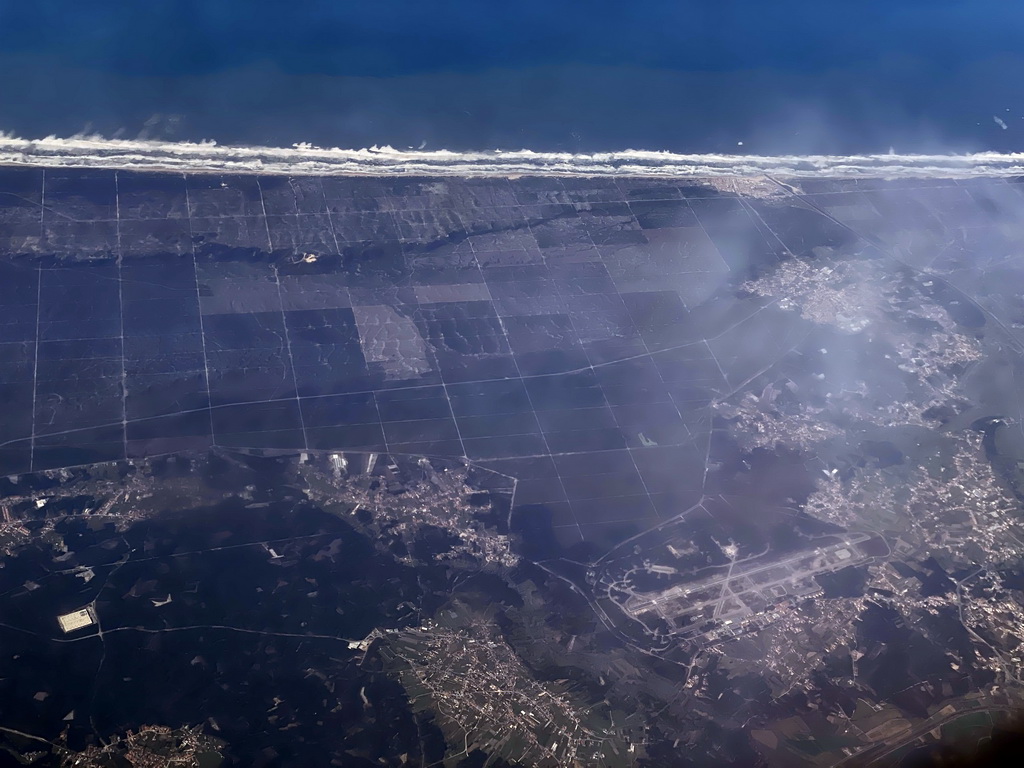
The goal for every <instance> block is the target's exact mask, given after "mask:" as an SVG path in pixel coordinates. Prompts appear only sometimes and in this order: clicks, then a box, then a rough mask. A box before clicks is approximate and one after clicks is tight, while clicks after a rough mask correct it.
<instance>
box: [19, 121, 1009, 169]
mask: <svg viewBox="0 0 1024 768" xmlns="http://www.w3.org/2000/svg"><path fill="white" fill-rule="evenodd" d="M0 166H16V167H17V166H20V167H42V168H97V169H101V168H103V169H115V170H116V169H123V170H133V171H153V172H182V173H216V172H222V173H232V174H262V175H289V176H460V177H516V176H548V177H662V178H692V179H700V178H715V177H733V178H736V177H745V178H756V177H764V176H766V175H771V176H775V177H779V178H791V179H798V178H814V177H819V178H844V179H856V178H862V179H870V178H893V179H896V178H975V177H1002V178H1006V177H1013V176H1024V152H1013V153H1004V152H975V153H967V154H953V153H950V154H897V153H895V152H892V151H890V152H888V153H884V154H882V153H879V154H870V153H865V154H851V155H793V154H790V155H740V154H736V155H730V154H716V153H708V154H682V153H675V152H668V151H658V150H633V149H628V150H618V151H610V152H594V153H572V152H540V151H534V150H530V149H520V150H497V149H495V150H483V151H464V152H459V151H453V150H445V149H440V150H425V149H405V150H400V149H395V148H393V147H389V146H373V147H367V148H364V149H342V148H338V147H318V146H314V145H312V144H294V145H292V146H289V147H264V146H236V145H227V144H225V145H221V144H218V143H216V142H214V141H198V142H192V141H181V142H172V141H156V140H149V139H116V138H105V137H102V136H85V135H80V136H72V137H70V138H66V139H65V138H59V137H56V136H48V137H46V138H42V139H22V138H18V137H14V136H11V135H8V134H4V133H2V132H0Z"/></svg>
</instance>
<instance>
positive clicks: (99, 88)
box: [0, 0, 1024, 152]
mask: <svg viewBox="0 0 1024 768" xmlns="http://www.w3.org/2000/svg"><path fill="white" fill-rule="evenodd" d="M1021 40H1024V7H1022V6H1017V5H1016V4H1013V3H1008V2H1006V1H1005V0H1001V1H999V2H997V1H996V0H973V1H972V2H953V1H952V0H928V1H927V2H926V1H925V0H902V1H900V0H859V1H858V2H853V1H852V0H832V1H831V2H810V1H808V0H775V2H765V1H764V0H717V1H716V2H707V0H701V1H700V2H694V1H693V0H675V1H674V2H663V1H661V0H657V1H655V0H647V1H646V2H645V1H644V0H637V2H633V3H623V2H621V0H619V1H618V2H610V1H609V0H527V1H526V2H517V3H509V4H499V3H493V2H486V1H481V0H437V1H435V2H430V1H428V0H422V1H420V2H412V1H411V0H403V1H401V2H399V1H397V0H374V1H373V2H340V1H339V0H292V1H291V2H266V1H262V2H259V1H254V0H250V1H249V2H237V0H236V1H235V2H224V0H180V1H178V2H171V1H169V0H151V1H150V2H145V3H141V2H137V1H134V0H133V1H132V2H92V3H82V2H70V1H69V0H36V1H35V2H32V3H20V4H15V3H2V4H0V65H4V66H5V70H6V72H7V78H6V79H7V83H6V86H7V87H6V88H5V91H6V93H5V94H4V99H3V103H2V104H0V129H7V130H14V131H16V132H18V133H22V134H26V133H27V134H38V133H41V132H42V133H49V132H57V133H67V132H73V131H76V130H81V129H83V128H85V127H87V126H91V127H92V128H95V129H97V130H101V131H103V132H106V133H109V132H113V131H116V130H118V129H123V130H124V132H125V133H126V134H127V135H135V134H137V133H138V132H139V131H140V130H141V129H142V128H143V126H144V125H145V124H146V123H147V121H148V122H149V124H150V128H149V129H147V130H148V131H149V132H150V133H154V132H155V133H159V134H160V135H166V136H168V137H175V136H177V137H180V138H204V137H205V138H216V139H219V140H221V141H225V142H248V141H256V142H261V143H267V142H269V143H290V142H292V141H301V140H310V141H314V142H317V143H328V144H341V145H348V146H357V145H363V144H366V143H371V144H372V143H394V144H416V145H418V144H419V143H420V142H422V141H427V142H428V144H430V145H431V146H434V147H437V146H450V147H457V148H471V147H472V148H487V147H491V146H496V145H500V146H505V147H506V148H510V147H514V146H531V147H536V148H540V149H550V148H560V149H601V148H607V149H621V148H624V147H626V146H633V147H644V148H670V149H674V150H679V151H685V150H688V149H692V150H693V151H709V150H724V149H726V148H727V147H736V146H739V144H738V142H739V141H743V142H744V144H743V146H744V147H746V148H748V149H749V150H750V151H766V152H771V151H801V150H803V151H837V152H839V151H849V150H851V149H855V148H858V147H860V148H863V149H875V150H878V149H882V150H884V149H885V148H887V145H888V144H897V145H901V146H900V149H906V150H910V149H915V148H917V149H934V148H943V147H948V148H952V149H982V148H997V149H1007V148H1015V147H1016V144H1015V143H1014V142H1017V141H1018V139H1017V137H1016V134H1017V133H1018V131H1017V130H1016V129H1017V125H1016V123H1017V122H1020V123H1022V126H1024V121H1021V120H1020V117H1021V114H1024V111H1022V112H1021V113H1020V114H1018V113H1017V112H1015V111H1014V110H1016V109H1017V107H1018V106H1020V107H1021V109H1022V110H1024V103H1022V101H1021V97H1022V96H1024V92H1022V91H1021V86H1020V85H1019V81H1020V78H1019V77H1017V75H1018V74H1019V73H1020V71H1021V70H1022V69H1024V65H1022V62H1024V57H1022V55H1021V50H1022V46H1021ZM1007 109H1009V110H1010V112H1009V113H1007V112H1006V110H1007ZM995 114H998V115H1000V116H1001V119H1003V118H1005V119H1006V122H1007V124H1008V125H1009V126H1010V127H1009V128H1008V129H1007V130H1005V131H1004V130H1003V129H1002V128H1001V127H999V125H998V124H997V123H996V121H994V120H993V115H995ZM1007 115H1008V116H1007ZM154 116H157V117H155V118H154ZM801 126H802V127H801ZM801 135H803V138H801ZM496 142H497V144H496ZM861 145H862V146H861Z"/></svg>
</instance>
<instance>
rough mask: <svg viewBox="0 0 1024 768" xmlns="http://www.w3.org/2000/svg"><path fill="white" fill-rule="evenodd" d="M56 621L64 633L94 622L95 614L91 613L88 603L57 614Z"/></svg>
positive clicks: (88, 625)
mask: <svg viewBox="0 0 1024 768" xmlns="http://www.w3.org/2000/svg"><path fill="white" fill-rule="evenodd" d="M57 622H58V623H59V624H60V628H61V629H63V630H64V632H65V633H68V632H74V631H75V630H76V629H82V628H83V627H90V626H92V625H93V624H95V623H96V614H95V613H93V610H92V606H91V605H89V606H86V607H85V608H80V609H78V610H77V611H72V612H71V613H65V614H64V615H63V616H58V617H57Z"/></svg>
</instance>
